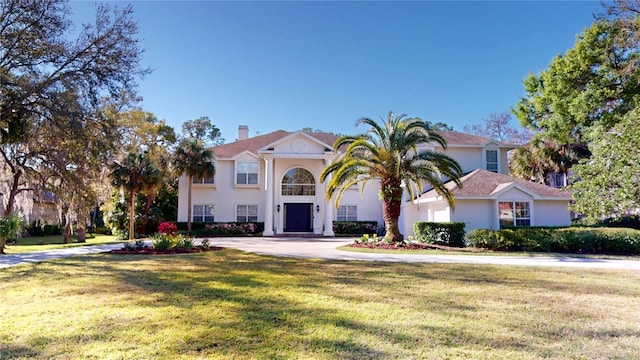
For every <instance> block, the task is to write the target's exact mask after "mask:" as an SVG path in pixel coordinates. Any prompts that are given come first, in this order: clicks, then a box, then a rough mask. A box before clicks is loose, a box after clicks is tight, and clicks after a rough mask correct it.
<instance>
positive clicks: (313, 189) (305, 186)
mask: <svg viewBox="0 0 640 360" xmlns="http://www.w3.org/2000/svg"><path fill="white" fill-rule="evenodd" d="M292 170H304V171H306V173H307V174H305V175H308V176H310V180H311V181H312V183H301V182H291V183H288V182H285V181H284V180H285V178H286V177H287V174H289V173H290V172H291V171H292ZM292 179H295V177H292ZM285 188H287V189H291V191H286V193H285ZM296 189H299V190H300V192H301V194H296V192H298V191H296ZM290 192H291V193H290ZM305 192H308V193H307V194H305ZM316 193H317V182H316V177H315V176H314V175H313V173H312V172H311V171H309V170H307V169H305V168H303V167H300V166H298V167H294V168H291V169H289V170H287V171H286V172H285V173H284V174H282V178H281V180H280V195H281V196H316Z"/></svg>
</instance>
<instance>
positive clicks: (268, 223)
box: [262, 157, 274, 236]
mask: <svg viewBox="0 0 640 360" xmlns="http://www.w3.org/2000/svg"><path fill="white" fill-rule="evenodd" d="M264 165H265V166H264V191H265V196H264V209H265V211H264V232H262V235H264V236H273V206H274V204H273V158H271V157H270V158H265V159H264Z"/></svg>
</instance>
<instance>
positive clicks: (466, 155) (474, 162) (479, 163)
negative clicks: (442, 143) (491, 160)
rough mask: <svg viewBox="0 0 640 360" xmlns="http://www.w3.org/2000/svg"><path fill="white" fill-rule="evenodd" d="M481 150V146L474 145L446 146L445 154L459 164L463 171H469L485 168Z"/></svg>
mask: <svg viewBox="0 0 640 360" xmlns="http://www.w3.org/2000/svg"><path fill="white" fill-rule="evenodd" d="M439 151H441V149H440V150H439ZM483 151H484V150H483V149H482V148H475V147H474V148H471V147H448V148H447V151H446V154H447V155H449V156H450V157H452V158H454V159H455V160H456V161H457V162H458V163H459V164H460V166H461V167H462V171H463V172H470V171H473V170H475V169H477V168H482V169H484V168H485V165H484V158H483V154H482V152H483Z"/></svg>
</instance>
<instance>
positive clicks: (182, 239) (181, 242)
mask: <svg viewBox="0 0 640 360" xmlns="http://www.w3.org/2000/svg"><path fill="white" fill-rule="evenodd" d="M176 247H178V248H181V249H185V250H191V249H193V248H194V247H195V244H194V243H193V238H190V237H186V236H179V237H178V243H177V244H176Z"/></svg>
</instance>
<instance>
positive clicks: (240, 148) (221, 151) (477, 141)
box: [212, 130, 511, 159]
mask: <svg viewBox="0 0 640 360" xmlns="http://www.w3.org/2000/svg"><path fill="white" fill-rule="evenodd" d="M294 133H295V132H289V131H284V130H278V131H274V132H272V133H268V134H264V135H258V136H254V137H251V138H248V139H244V140H238V141H234V142H232V143H228V144H224V145H218V146H214V147H213V148H212V150H213V153H214V154H215V156H216V157H217V158H222V159H228V158H232V157H234V156H236V155H238V154H240V153H242V152H244V151H250V152H252V153H254V154H258V150H260V149H261V148H263V147H265V146H267V145H269V144H271V143H274V142H276V141H278V140H280V139H282V138H284V137H287V136H289V135H291V134H294ZM437 133H439V134H440V135H441V136H442V137H443V138H444V139H445V141H446V142H447V145H448V146H455V145H462V146H484V145H485V144H487V143H489V142H492V141H493V140H491V139H489V138H485V137H482V136H476V135H470V134H465V133H461V132H457V131H437ZM305 134H307V135H309V136H311V137H313V138H315V139H316V140H318V141H320V142H322V143H324V144H327V145H329V146H333V143H334V142H335V141H336V140H337V139H338V136H337V135H335V134H331V133H324V132H307V133H305ZM494 142H495V141H494ZM496 143H498V144H499V145H500V146H506V147H510V146H511V145H510V144H505V143H501V142H496Z"/></svg>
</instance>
